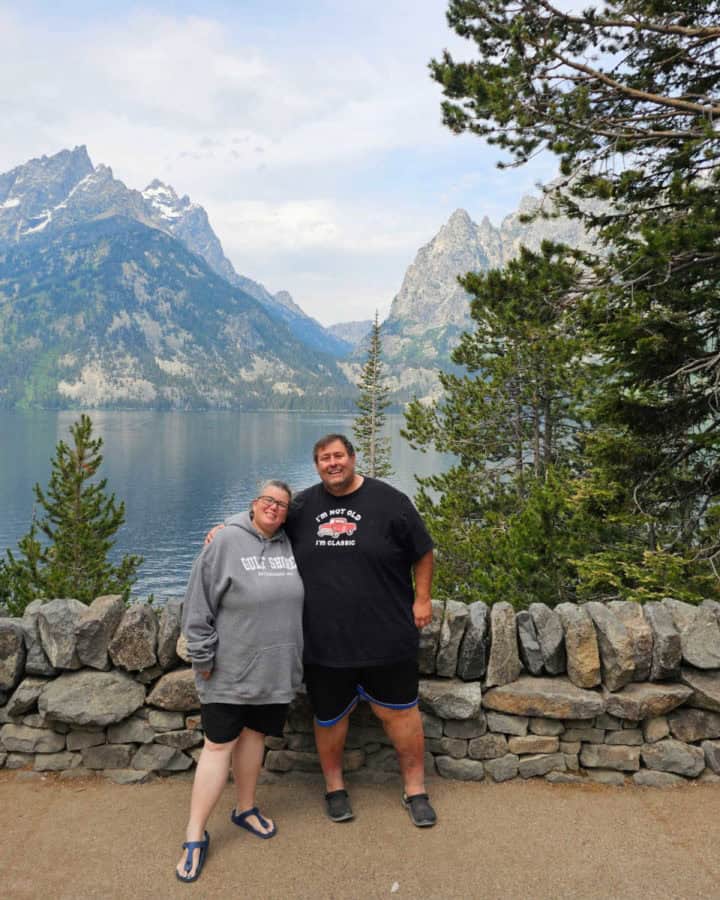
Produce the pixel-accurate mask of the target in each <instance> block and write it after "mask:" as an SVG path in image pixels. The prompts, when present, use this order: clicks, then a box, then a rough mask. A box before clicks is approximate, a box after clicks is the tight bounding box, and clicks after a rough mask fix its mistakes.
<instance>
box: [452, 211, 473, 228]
mask: <svg viewBox="0 0 720 900" xmlns="http://www.w3.org/2000/svg"><path fill="white" fill-rule="evenodd" d="M447 223H448V225H472V224H473V220H472V219H471V218H470V216H469V214H468V212H467V210H464V209H462V208H458V209H456V210H455V212H454V213H453V214H452V215H451V216H450V218H449V219H448V221H447Z"/></svg>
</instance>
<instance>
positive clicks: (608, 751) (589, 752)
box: [580, 744, 640, 772]
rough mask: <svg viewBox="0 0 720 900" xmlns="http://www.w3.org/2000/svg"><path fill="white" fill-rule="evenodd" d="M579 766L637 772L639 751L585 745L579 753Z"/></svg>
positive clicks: (604, 745) (602, 745)
mask: <svg viewBox="0 0 720 900" xmlns="http://www.w3.org/2000/svg"><path fill="white" fill-rule="evenodd" d="M580 765H581V766H584V767H585V768H586V769H612V770H614V771H619V772H637V770H638V769H639V768H640V750H639V749H638V748H637V747H613V746H609V745H608V744H586V745H585V746H584V747H583V748H582V750H581V751H580Z"/></svg>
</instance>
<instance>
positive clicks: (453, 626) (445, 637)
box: [435, 600, 469, 678]
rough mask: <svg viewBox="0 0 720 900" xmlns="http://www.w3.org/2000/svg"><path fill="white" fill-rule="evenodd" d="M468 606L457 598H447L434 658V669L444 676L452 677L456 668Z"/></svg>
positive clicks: (467, 615)
mask: <svg viewBox="0 0 720 900" xmlns="http://www.w3.org/2000/svg"><path fill="white" fill-rule="evenodd" d="M468 617H469V613H468V608H467V606H466V605H465V604H464V603H460V602H459V601H457V600H448V601H447V603H446V604H445V615H444V616H443V621H442V626H441V628H440V643H439V644H438V652H437V657H436V658H435V671H436V672H437V674H438V675H441V676H444V677H445V678H453V677H454V676H455V669H456V668H457V661H458V651H459V649H460V642H461V641H462V639H463V635H464V634H465V626H466V624H467V621H468Z"/></svg>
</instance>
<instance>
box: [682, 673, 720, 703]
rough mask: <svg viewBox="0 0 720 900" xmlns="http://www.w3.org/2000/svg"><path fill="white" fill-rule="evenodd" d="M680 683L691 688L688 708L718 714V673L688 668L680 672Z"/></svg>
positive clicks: (719, 694)
mask: <svg viewBox="0 0 720 900" xmlns="http://www.w3.org/2000/svg"><path fill="white" fill-rule="evenodd" d="M680 681H682V683H683V684H686V685H687V686H688V687H690V688H692V691H693V693H692V694H691V696H690V699H689V700H688V701H687V705H688V706H696V707H698V708H699V709H710V710H712V711H713V712H720V671H716V672H703V671H702V670H700V669H693V668H691V667H690V666H683V667H682V669H681V670H680Z"/></svg>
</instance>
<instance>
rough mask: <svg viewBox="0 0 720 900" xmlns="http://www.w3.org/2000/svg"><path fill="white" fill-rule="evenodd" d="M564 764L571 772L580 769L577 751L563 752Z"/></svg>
mask: <svg viewBox="0 0 720 900" xmlns="http://www.w3.org/2000/svg"><path fill="white" fill-rule="evenodd" d="M563 756H564V757H565V765H566V766H567V767H568V769H570V770H571V771H573V772H579V771H580V758H579V756H578V754H577V753H563Z"/></svg>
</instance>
